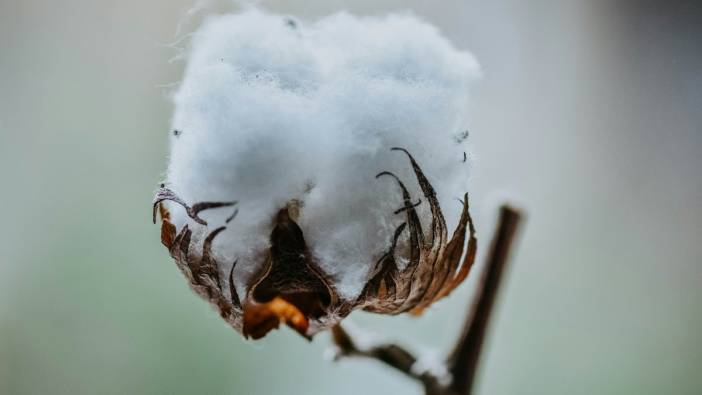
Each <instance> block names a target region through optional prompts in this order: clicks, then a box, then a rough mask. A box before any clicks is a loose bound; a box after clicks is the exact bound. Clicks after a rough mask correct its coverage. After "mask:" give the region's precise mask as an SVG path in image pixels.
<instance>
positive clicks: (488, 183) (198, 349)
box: [0, 0, 702, 395]
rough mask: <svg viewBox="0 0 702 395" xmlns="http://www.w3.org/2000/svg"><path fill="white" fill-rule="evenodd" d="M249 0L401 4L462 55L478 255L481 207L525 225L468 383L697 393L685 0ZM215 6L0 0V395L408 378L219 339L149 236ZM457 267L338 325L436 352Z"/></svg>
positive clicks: (315, 350) (458, 311)
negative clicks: (412, 313) (472, 79)
mask: <svg viewBox="0 0 702 395" xmlns="http://www.w3.org/2000/svg"><path fill="white" fill-rule="evenodd" d="M258 4H259V5H261V6H264V7H267V8H269V9H271V10H274V11H278V12H281V13H289V14H293V15H296V16H299V17H300V18H302V19H305V18H309V19H311V18H315V17H317V16H321V15H326V14H329V13H332V12H335V11H338V10H348V11H351V12H354V13H358V14H378V13H383V12H388V11H393V10H411V11H412V12H414V13H416V14H418V15H421V16H422V17H424V18H425V19H427V20H429V21H431V22H432V23H434V24H436V25H438V26H439V27H440V29H441V30H442V31H443V32H444V33H445V34H446V35H447V36H448V37H449V38H450V39H451V40H452V41H453V42H454V43H455V44H456V45H457V46H458V47H460V48H466V49H470V50H471V51H473V52H474V53H475V55H476V56H477V58H478V59H479V61H480V62H481V64H482V66H483V68H484V71H485V76H484V78H483V80H482V81H481V82H480V83H479V84H478V85H477V87H476V89H475V95H474V99H473V110H472V111H473V114H474V115H473V122H472V124H471V125H470V130H471V139H472V144H473V147H474V155H475V165H474V170H473V172H472V173H473V179H472V181H471V182H472V188H471V193H472V196H473V202H474V207H475V208H474V210H475V213H476V220H477V225H478V231H479V236H480V243H481V245H480V247H481V251H482V252H484V251H485V250H486V246H487V242H488V241H489V240H488V239H489V235H490V233H491V230H492V227H493V225H494V220H495V215H496V209H497V206H498V205H499V203H500V202H502V201H503V200H511V201H513V202H514V203H516V204H518V205H519V206H521V207H523V208H525V209H526V210H528V213H529V218H528V223H527V224H526V228H525V232H524V233H523V234H522V238H521V240H520V243H519V248H518V250H517V251H516V254H515V256H514V258H515V259H514V260H513V265H512V266H511V268H510V270H509V272H508V273H507V278H506V282H505V284H504V288H503V292H502V293H501V295H500V298H499V301H498V306H497V311H496V314H495V316H494V321H493V325H492V327H491V331H490V335H489V337H488V339H487V340H488V342H487V344H486V348H485V354H484V357H483V360H482V364H481V369H480V372H479V386H478V391H477V392H478V393H480V394H492V395H498V394H637V395H645V394H651V395H654V394H689V395H693V394H700V393H702V375H701V374H700V372H702V175H701V174H702V46H701V45H700V43H702V11H701V6H700V5H699V4H700V3H699V2H697V1H668V2H662V1H661V2H656V1H648V0H622V1H616V2H615V1H584V0H583V1H567V2H556V1H545V0H535V1H529V2H525V1H519V0H505V1H489V2H488V1H483V2H481V1H474V0H461V1H458V0H455V1H453V0H451V1H450V0H445V1H433V0H432V1H430V0H382V1H379V0H357V1H342V0H314V1H312V0H290V1H282V0H281V1H260V2H259V3H258ZM193 7H194V8H193ZM237 7H238V6H237V5H232V4H228V3H226V2H216V1H211V2H206V1H205V2H200V3H197V4H195V3H193V0H150V1H137V0H119V1H116V0H102V1H90V0H63V1H49V0H22V1H19V0H0V212H1V213H2V226H0V394H13V395H14V394H49V393H50V394H266V395H276V394H280V395H283V394H286V395H287V394H309V395H315V394H339V395H341V394H348V395H352V394H353V395H355V394H359V393H363V394H368V395H371V394H419V393H420V392H421V391H420V388H419V387H418V386H417V385H416V384H414V383H412V382H409V381H407V380H405V378H404V377H402V376H400V375H399V374H398V373H395V372H393V371H391V370H388V369H387V368H385V367H383V366H381V365H378V364H376V363H374V362H370V361H351V360H347V361H342V362H339V363H332V362H330V361H328V360H326V359H325V358H324V350H325V349H326V348H327V345H328V337H327V336H326V335H321V336H319V337H318V338H315V340H314V342H312V343H311V344H309V343H307V342H306V341H304V340H303V339H302V338H300V337H299V336H297V335H295V334H293V333H291V331H289V330H282V331H279V332H275V333H272V334H271V335H269V337H267V338H266V339H265V340H264V341H262V342H257V343H248V342H245V341H243V340H242V339H241V337H240V336H239V335H238V334H236V333H235V332H234V331H232V330H231V329H229V328H228V327H227V326H225V324H224V322H223V321H221V320H220V318H219V317H218V316H217V314H216V313H215V312H214V311H213V310H212V309H211V308H210V307H208V306H207V305H206V304H205V303H204V302H202V301H201V300H200V299H199V298H198V297H196V296H195V295H194V294H193V293H192V292H191V291H190V290H189V289H188V287H187V285H186V283H185V281H184V279H183V278H182V277H181V275H180V273H179V272H178V270H177V269H176V267H175V266H174V264H173V263H172V261H171V260H170V258H169V257H168V255H167V253H166V251H165V250H164V248H163V247H162V246H161V244H160V242H159V230H158V227H157V226H155V225H152V224H151V223H150V202H151V198H152V194H153V191H154V188H155V186H156V185H157V183H158V182H159V181H160V179H161V177H162V174H163V171H164V170H165V163H166V155H167V148H168V147H167V135H168V132H169V130H168V127H169V118H170V112H171V106H170V103H169V100H168V93H169V91H170V89H172V87H173V85H174V84H177V82H178V80H179V76H180V74H181V72H182V68H183V64H182V63H181V62H179V61H172V59H173V58H174V57H175V56H176V55H178V49H177V48H178V47H183V46H184V45H185V43H186V41H183V40H184V37H187V33H188V32H190V31H192V30H193V29H194V28H195V27H196V26H197V24H198V22H199V21H200V20H201V18H202V17H203V15H206V14H207V13H212V12H225V11H227V10H235V9H237ZM185 40H187V38H185ZM481 256H482V254H481ZM481 268H482V266H481V265H478V266H477V267H476V269H475V271H474V272H473V274H472V276H471V280H470V281H468V282H467V283H466V284H464V285H463V286H462V287H461V288H460V289H459V291H458V292H456V293H455V294H454V295H453V296H451V297H450V298H449V299H448V300H446V301H444V302H442V303H440V304H439V305H437V306H435V307H434V308H432V309H431V311H429V313H428V314H426V315H425V316H424V317H423V318H420V319H412V318H409V317H396V318H393V317H379V316H373V315H369V314H363V313H355V314H354V315H352V317H351V320H352V321H354V322H355V323H356V324H357V325H359V326H363V327H365V328H366V329H368V330H371V331H374V332H378V333H382V334H384V335H385V336H387V337H389V338H393V339H398V340H400V341H402V342H403V343H404V344H406V345H408V346H409V347H411V348H413V349H415V350H419V351H422V350H423V351H426V352H431V350H435V351H434V352H436V353H441V352H445V351H446V350H447V349H448V347H449V346H450V342H451V339H453V338H454V337H455V336H456V333H457V331H458V330H459V327H460V324H461V321H462V315H463V313H464V312H465V310H466V308H467V306H468V303H469V300H470V297H471V296H472V295H473V292H474V289H475V278H476V277H477V274H478V273H479V270H480V269H481Z"/></svg>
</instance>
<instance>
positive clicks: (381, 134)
mask: <svg viewBox="0 0 702 395" xmlns="http://www.w3.org/2000/svg"><path fill="white" fill-rule="evenodd" d="M478 75H479V67H478V65H477V63H476V61H475V59H474V58H473V56H472V55H471V54H470V53H468V52H465V51H459V50H457V49H455V48H454V47H453V46H452V45H451V44H450V43H449V42H448V41H447V40H446V39H445V38H444V37H443V36H442V35H441V34H440V33H439V31H438V30H437V29H436V28H435V27H433V26H432V25H430V24H428V23H426V22H423V21H421V20H419V19H417V18H416V17H414V16H410V15H388V16H384V17H363V18H361V17H356V16H353V15H350V14H346V13H340V14H336V15H332V16H329V17H326V18H324V19H321V20H319V21H317V22H314V23H310V24H303V23H300V22H299V21H293V20H291V19H290V18H287V17H283V16H280V15H273V14H269V13H266V12H263V11H259V10H249V11H246V12H243V13H240V14H232V15H224V16H218V17H215V18H211V19H209V20H207V21H206V22H205V23H204V25H203V26H202V27H201V28H200V29H199V30H198V31H197V32H196V33H195V34H194V36H193V39H192V43H191V47H190V50H189V55H188V58H187V68H186V71H185V76H184V78H183V81H182V83H181V85H180V87H179V89H178V90H177V92H176V94H175V96H174V102H175V113H174V116H173V130H174V133H173V134H172V137H171V155H170V164H169V166H168V175H167V184H168V186H169V188H171V189H172V190H174V191H175V192H176V193H177V194H179V195H180V196H181V197H182V198H183V199H184V200H185V201H187V202H189V203H195V202H200V201H229V200H237V201H238V202H239V204H238V206H237V207H238V209H239V214H238V216H237V217H236V219H235V220H234V221H233V222H232V223H230V224H229V225H228V227H227V230H226V231H225V232H223V233H222V234H221V235H220V236H218V238H217V239H216V240H215V245H214V247H215V248H214V251H215V253H216V254H217V256H218V258H219V259H218V262H222V263H221V264H222V265H226V267H222V268H220V270H221V271H222V272H223V273H226V272H227V270H228V267H230V265H231V262H233V261H234V260H235V259H238V260H239V264H238V265H237V268H236V271H235V276H234V277H235V278H236V279H240V280H236V282H237V284H236V286H237V288H239V289H240V290H242V289H243V287H244V286H243V284H244V282H245V281H246V279H247V277H248V276H250V275H251V274H252V273H253V272H254V271H255V270H256V268H257V267H258V266H257V265H260V264H262V255H263V254H264V253H265V251H266V250H267V249H268V247H269V236H270V231H271V224H272V220H273V216H274V215H275V214H276V213H277V211H278V210H279V209H280V208H282V207H284V206H285V205H286V203H287V202H289V201H290V200H291V199H298V200H300V201H301V202H303V205H304V206H303V208H302V211H301V215H300V218H299V220H298V221H297V222H298V223H299V225H300V227H301V228H302V230H303V232H304V235H305V240H306V242H307V244H308V246H309V248H310V249H311V252H312V253H313V254H314V256H315V257H316V259H317V260H318V262H319V265H320V266H321V268H322V269H324V270H325V271H326V272H327V273H328V274H329V275H331V276H332V278H334V279H335V285H336V287H337V289H338V291H339V293H340V295H341V296H343V297H346V298H352V297H354V296H356V295H357V294H358V293H359V292H360V290H361V287H362V285H363V282H364V280H365V279H366V277H367V275H368V270H369V269H370V268H371V267H372V266H373V265H374V264H375V262H376V261H377V259H378V257H379V256H380V255H382V254H383V253H384V252H385V251H386V250H387V248H388V246H389V243H390V241H391V240H392V234H393V232H394V230H395V228H396V227H397V225H398V224H399V223H401V222H402V220H403V216H402V215H395V214H393V212H394V211H395V210H396V209H398V208H400V207H402V196H401V194H400V191H399V189H398V187H397V184H396V183H395V182H394V181H393V180H391V179H388V178H379V179H376V178H375V175H376V174H378V173H380V172H382V171H392V172H393V173H395V174H397V175H398V176H399V177H400V178H401V179H402V180H403V181H404V182H405V184H406V185H407V186H408V188H409V189H410V192H411V193H412V195H413V199H414V200H415V201H416V200H417V199H419V198H422V194H421V191H420V189H419V187H418V184H417V182H416V180H415V177H414V173H413V172H412V168H411V166H410V164H409V161H408V159H407V157H406V156H405V155H403V154H402V153H400V152H395V151H392V152H391V151H390V148H391V147H403V148H406V149H407V150H409V151H410V152H411V153H412V154H413V155H414V157H415V158H416V159H417V161H418V162H419V164H420V165H421V166H422V169H423V170H424V172H425V174H426V175H427V177H428V178H429V181H430V182H431V183H432V185H433V186H434V188H435V189H436V192H437V195H438V198H439V200H440V203H441V205H442V208H443V211H444V215H445V216H446V219H447V223H448V229H453V227H454V226H455V224H456V223H457V221H458V216H459V215H460V211H461V205H460V204H459V203H458V202H457V201H456V198H459V197H462V196H463V193H464V192H465V191H466V190H467V185H466V183H467V179H468V176H467V172H468V166H467V163H464V162H465V161H464V158H465V151H466V146H465V142H464V140H465V136H464V132H465V130H466V128H467V125H468V122H467V118H466V117H467V99H468V85H469V83H470V82H471V81H473V80H474V79H475V78H476V77H477V76H478ZM419 210H420V215H421V214H422V213H427V212H428V207H427V204H426V202H423V203H422V205H421V206H420V208H419ZM171 211H172V213H173V215H174V218H173V219H174V222H175V223H176V225H177V226H178V227H179V228H180V227H181V226H182V225H184V224H186V223H188V225H189V227H190V228H192V229H195V230H196V233H195V234H194V235H193V237H194V239H195V240H197V238H198V237H200V238H201V237H202V235H203V234H204V230H203V229H200V233H197V229H198V227H200V228H201V226H199V225H197V224H196V223H194V222H192V221H191V220H190V219H189V218H187V216H186V215H185V213H184V212H183V210H181V209H178V208H176V207H174V206H173V208H172V210H171ZM230 214H231V212H227V210H226V209H218V210H210V211H208V212H206V213H203V215H202V216H203V217H204V218H205V219H206V220H207V221H208V222H209V223H210V225H211V226H218V225H220V224H223V223H224V221H225V219H226V218H227V217H228V216H229V215H230ZM425 222H428V221H425ZM426 225H428V224H427V223H425V226H426ZM239 281H241V282H239Z"/></svg>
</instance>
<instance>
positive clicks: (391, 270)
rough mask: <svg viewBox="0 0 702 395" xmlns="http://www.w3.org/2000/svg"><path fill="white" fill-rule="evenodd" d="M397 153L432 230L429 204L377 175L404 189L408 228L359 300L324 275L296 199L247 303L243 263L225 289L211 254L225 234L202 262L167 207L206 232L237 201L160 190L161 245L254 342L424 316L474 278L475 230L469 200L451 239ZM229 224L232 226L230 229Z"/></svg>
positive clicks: (207, 243)
mask: <svg viewBox="0 0 702 395" xmlns="http://www.w3.org/2000/svg"><path fill="white" fill-rule="evenodd" d="M393 150H395V151H401V152H403V153H404V154H406V156H407V157H408V159H409V162H410V165H411V166H412V169H413V170H414V174H415V176H416V179H417V182H418V183H419V186H420V188H421V190H422V193H423V195H424V199H425V201H426V202H427V203H428V204H429V208H430V210H429V211H430V217H431V218H430V224H429V226H428V228H427V229H425V228H424V227H423V225H422V221H421V218H420V216H419V214H418V213H417V210H416V208H417V207H418V206H419V205H420V204H422V201H421V200H420V201H419V202H413V199H412V196H411V195H410V193H409V191H408V189H407V188H406V186H405V184H404V183H403V181H402V180H400V178H399V177H397V176H396V175H395V174H393V173H390V172H387V171H386V172H382V173H380V174H378V175H377V177H376V178H379V179H382V178H389V179H391V180H392V181H393V182H395V183H396V184H397V186H398V188H399V190H400V192H401V194H402V197H403V201H404V206H403V207H401V208H399V209H398V210H396V211H395V215H402V216H403V217H404V222H402V223H401V224H400V225H399V226H398V227H397V229H396V230H395V234H394V237H393V240H391V242H390V245H389V246H388V249H387V250H386V251H385V252H384V253H383V254H382V256H381V257H380V259H378V261H377V263H376V265H375V267H374V268H373V270H372V272H371V274H370V276H369V277H368V279H367V282H366V284H365V285H364V287H363V291H362V292H361V293H360V295H359V296H358V297H357V298H355V299H353V300H346V299H343V298H341V297H340V296H339V293H338V292H337V291H336V289H335V284H334V281H333V279H332V278H331V277H330V276H328V275H327V274H326V273H324V271H323V270H321V269H320V266H319V265H318V264H317V262H316V261H315V257H314V256H313V255H312V254H311V253H310V250H309V248H308V246H307V244H306V242H305V238H304V234H303V231H302V229H301V228H300V226H299V225H298V224H297V222H296V219H297V217H298V214H299V211H300V205H299V202H297V201H295V200H291V201H290V202H289V203H288V204H287V205H286V206H285V207H282V208H281V209H280V210H279V212H278V213H277V215H276V216H275V218H274V219H273V225H272V231H271V234H270V248H269V250H268V252H267V254H266V256H265V257H264V264H263V265H262V269H261V270H260V271H259V272H258V273H257V274H256V275H255V276H253V280H251V281H249V283H248V284H246V290H245V294H244V295H242V297H241V298H240V296H239V295H238V294H237V291H236V287H234V286H232V284H234V281H233V273H234V268H235V266H236V263H237V262H234V263H233V264H232V265H231V269H230V270H229V276H228V278H227V279H226V280H227V281H226V283H227V284H229V285H228V286H227V287H225V286H224V285H225V281H222V280H223V279H221V278H220V275H219V272H218V270H217V268H218V265H217V263H216V262H215V260H214V259H215V258H214V257H213V255H212V243H213V241H214V239H215V238H216V237H217V235H218V234H219V233H220V232H222V231H223V230H225V229H226V227H225V226H222V227H218V228H216V229H214V230H211V231H209V233H208V234H207V236H206V237H205V239H204V241H203V245H202V253H201V254H199V256H198V254H195V253H194V252H193V251H192V250H193V248H191V247H192V246H191V235H192V231H191V230H190V229H189V228H188V225H184V226H183V228H182V229H181V230H180V231H177V229H176V227H175V225H174V224H173V223H172V222H171V221H170V214H169V213H168V210H166V208H165V206H163V205H162V204H161V203H162V202H163V201H165V200H168V201H172V202H175V203H177V204H179V205H181V206H183V208H184V209H185V210H186V212H187V214H188V216H189V217H190V218H192V220H193V221H194V222H196V223H198V224H200V225H203V226H207V222H206V221H204V220H203V219H202V218H201V217H200V216H199V213H200V212H202V211H204V210H209V209H215V208H221V207H231V206H235V205H236V202H200V203H196V204H194V205H192V206H190V205H188V204H187V203H186V202H184V201H183V200H181V199H180V198H179V197H178V196H177V195H176V194H175V193H174V192H173V191H171V190H169V189H168V188H166V187H165V186H164V185H161V188H160V189H159V190H158V192H157V194H156V197H155V198H154V208H153V218H154V222H155V221H156V213H157V212H159V213H160V216H161V221H162V223H161V240H162V242H163V244H164V245H165V246H166V248H168V251H169V252H170V255H171V256H172V257H173V259H174V260H175V262H176V265H177V266H178V268H179V269H180V270H181V271H182V272H183V274H184V275H185V277H186V279H188V281H189V283H190V286H191V288H192V289H193V290H194V291H195V292H196V293H197V294H199V295H200V296H202V297H203V298H204V299H206V300H208V301H209V302H210V303H211V304H212V305H214V306H215V307H216V308H217V310H218V311H219V312H220V315H221V316H222V318H223V319H224V320H226V321H227V322H228V323H229V324H230V325H231V326H232V327H233V328H235V329H236V330H237V331H239V332H241V333H242V334H243V335H244V336H245V337H247V338H248V337H251V338H253V339H259V338H261V337H263V336H265V335H266V334H267V333H268V332H269V331H270V330H272V329H275V328H277V327H278V326H279V325H280V324H281V323H285V324H286V325H288V326H289V327H291V328H293V329H294V330H295V331H297V332H298V333H300V334H301V335H303V336H305V337H306V338H311V336H313V335H314V334H315V333H317V332H319V331H321V330H324V329H328V328H330V327H332V326H333V325H335V324H336V323H338V322H339V321H341V320H342V319H343V318H344V317H346V316H347V315H348V314H349V313H351V311H353V310H356V309H363V310H366V311H370V312H374V313H380V314H400V313H404V312H410V313H412V314H420V313H422V312H423V311H424V310H425V309H426V308H427V307H429V306H430V305H431V304H432V303H434V302H436V301H437V300H439V299H441V298H443V297H445V296H447V295H448V294H449V293H450V292H451V291H452V290H453V289H455V288H456V287H457V286H458V285H459V284H461V282H462V281H463V280H464V279H465V278H466V276H467V275H468V272H469V270H470V268H471V266H472V265H473V261H474V260H475V254H476V244H477V241H476V238H475V228H474V226H473V221H472V219H471V217H470V212H469V205H468V195H467V194H466V195H465V197H464V200H463V201H462V202H461V203H462V205H463V211H462V214H461V218H460V220H459V222H458V226H457V227H456V229H455V230H454V232H453V235H452V236H451V237H450V238H449V237H448V231H447V229H446V222H445V220H444V216H443V214H442V212H441V208H440V207H439V202H438V200H437V198H436V193H435V191H434V188H433V187H432V186H431V184H430V183H429V181H428V180H427V178H426V176H425V175H424V173H423V172H422V169H421V168H420V166H419V164H418V163H417V162H416V161H415V159H414V158H413V157H412V155H411V154H410V153H409V152H408V151H407V150H405V149H402V148H393ZM235 213H236V211H235ZM231 218H233V216H232V217H231ZM230 221H231V219H228V220H227V225H228V226H229V222H230ZM234 222H235V221H234ZM404 232H407V233H408V239H409V242H408V244H407V247H406V248H403V249H402V250H403V251H402V252H400V251H398V240H400V238H401V236H402V235H403V234H404ZM466 237H467V238H468V242H467V245H466ZM400 254H401V256H402V257H403V258H406V259H407V260H408V262H409V263H408V264H407V265H406V266H405V267H404V268H402V269H400V267H399V266H398V265H397V260H398V258H399V257H398V255H400ZM462 257H463V260H462V262H461V258H462ZM226 289H228V292H226V291H225V290H226Z"/></svg>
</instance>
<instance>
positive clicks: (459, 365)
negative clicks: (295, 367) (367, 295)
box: [332, 205, 522, 395]
mask: <svg viewBox="0 0 702 395" xmlns="http://www.w3.org/2000/svg"><path fill="white" fill-rule="evenodd" d="M521 217H522V215H521V213H520V212H519V211H518V210H516V209H514V208H512V207H510V206H507V205H504V206H502V207H501V209H500V217H499V221H498V226H497V230H496V231H495V235H494V236H493V240H492V246H491V249H490V252H489V254H488V257H487V262H486V265H485V269H484V273H483V276H482V279H481V282H480V286H479V289H478V291H477V295H478V296H477V299H476V301H475V304H474V305H473V306H472V308H471V310H470V312H469V314H468V315H467V317H466V321H465V323H464V325H463V328H462V330H461V334H460V336H459V338H458V340H457V342H456V344H455V346H454V348H453V350H452V351H451V354H450V355H449V357H448V358H447V368H448V370H449V372H450V373H451V381H450V382H449V383H448V384H445V383H441V382H440V380H439V379H438V378H437V377H435V376H433V375H432V374H431V373H430V372H417V371H415V370H413V369H412V366H413V365H414V364H415V362H416V361H417V358H416V357H415V356H413V355H412V353H410V352H409V351H407V350H405V349H404V348H402V347H400V346H398V345H396V344H392V343H388V344H380V345H375V346H372V347H369V348H360V347H358V346H357V344H356V342H354V340H353V339H352V337H351V336H350V335H349V333H348V332H346V331H345V330H344V329H343V328H342V327H341V326H340V325H337V326H335V327H334V328H332V339H333V341H334V343H335V344H336V346H337V347H338V350H339V355H340V356H359V357H366V358H372V359H376V360H378V361H381V362H383V363H384V364H386V365H388V366H390V367H392V368H395V369H397V370H399V371H400V372H402V373H404V374H405V375H407V376H408V377H411V378H412V379H415V380H417V381H419V382H421V383H422V384H423V385H424V389H425V393H426V394H427V395H469V394H471V393H472V391H473V387H474V383H475V375H476V372H477V367H478V363H479V359H480V352H481V349H482V345H483V342H484V339H485V334H486V330H487V326H488V324H489V321H490V315H491V312H492V308H493V306H494V303H495V298H496V296H497V293H498V291H499V287H500V282H501V280H502V275H503V273H504V270H505V267H506V265H507V263H508V260H509V256H510V250H511V248H512V246H513V242H514V239H515V236H516V234H517V229H518V226H519V222H520V220H521Z"/></svg>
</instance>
